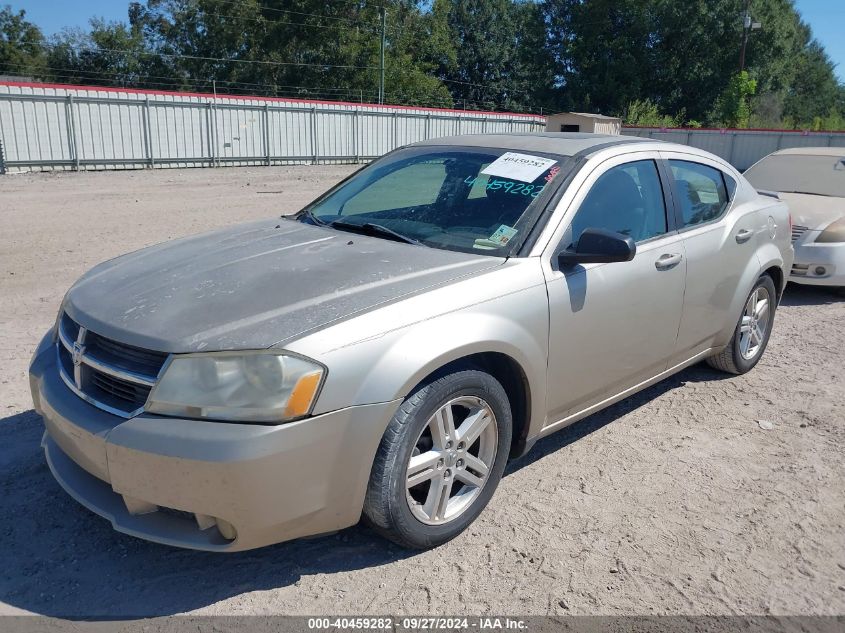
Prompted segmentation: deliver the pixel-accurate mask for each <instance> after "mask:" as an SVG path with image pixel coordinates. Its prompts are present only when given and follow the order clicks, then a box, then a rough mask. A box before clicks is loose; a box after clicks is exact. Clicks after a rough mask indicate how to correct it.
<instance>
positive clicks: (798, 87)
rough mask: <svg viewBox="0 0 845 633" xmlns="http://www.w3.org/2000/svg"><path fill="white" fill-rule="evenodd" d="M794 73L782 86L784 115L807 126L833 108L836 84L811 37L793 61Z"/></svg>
mask: <svg viewBox="0 0 845 633" xmlns="http://www.w3.org/2000/svg"><path fill="white" fill-rule="evenodd" d="M794 63H795V70H796V71H795V76H794V77H793V79H792V81H791V82H790V85H789V86H788V87H787V89H786V96H785V98H784V103H783V111H784V115H785V116H787V117H790V118H791V119H792V120H793V121H795V122H796V123H797V124H798V125H799V126H800V127H808V126H811V124H812V123H813V122H814V121H816V122H817V123H818V120H823V119H824V118H826V117H827V116H829V115H830V114H831V113H832V112H836V111H837V100H838V97H839V90H840V87H839V85H838V83H837V81H836V75H835V74H834V65H833V63H832V62H831V61H830V58H829V57H828V55H827V53H825V51H824V48H822V46H821V44H819V43H818V42H817V41H816V40H811V41H810V42H809V43H808V44H807V46H806V48H804V50H802V51H801V54H800V55H799V56H798V58H797V59H796V60H795V62H794Z"/></svg>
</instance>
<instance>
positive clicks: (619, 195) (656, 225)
mask: <svg viewBox="0 0 845 633" xmlns="http://www.w3.org/2000/svg"><path fill="white" fill-rule="evenodd" d="M571 228H572V235H571V243H572V244H577V243H578V238H579V237H581V233H583V232H584V229H588V228H592V229H606V230H609V231H616V232H617V233H622V234H624V235H628V236H630V237H632V238H633V239H634V241H635V242H642V241H643V240H648V239H651V238H653V237H656V236H658V235H663V234H665V233H666V205H665V203H664V200H663V189H662V187H661V186H660V176H659V175H658V172H657V165H656V164H655V163H654V161H653V160H641V161H636V162H633V163H625V164H624V165H619V166H617V167H612V168H610V169H608V170H607V171H606V172H605V173H604V174H602V175H601V176H600V177H599V179H598V180H597V181H596V182H595V184H594V185H593V186H592V188H591V189H590V192H589V193H588V194H587V197H586V198H584V202H582V203H581V206H580V207H579V208H578V212H577V213H576V214H575V217H574V218H573V220H572V226H571Z"/></svg>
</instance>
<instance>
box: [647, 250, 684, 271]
mask: <svg viewBox="0 0 845 633" xmlns="http://www.w3.org/2000/svg"><path fill="white" fill-rule="evenodd" d="M683 258H684V256H683V255H681V254H680V253H665V254H663V255H661V256H660V257H658V258H657V261H656V262H654V267H655V268H657V270H669V269H670V268H674V267H675V266H677V265H678V264H680V263H681V260H682V259H683Z"/></svg>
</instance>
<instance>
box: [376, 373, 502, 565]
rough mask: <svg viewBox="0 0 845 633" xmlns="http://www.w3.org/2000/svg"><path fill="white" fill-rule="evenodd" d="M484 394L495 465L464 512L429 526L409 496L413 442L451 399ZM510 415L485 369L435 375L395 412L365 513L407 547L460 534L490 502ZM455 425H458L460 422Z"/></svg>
mask: <svg viewBox="0 0 845 633" xmlns="http://www.w3.org/2000/svg"><path fill="white" fill-rule="evenodd" d="M461 396H469V397H475V398H480V399H482V400H483V401H484V402H486V403H487V405H488V406H489V407H490V409H491V410H492V412H493V414H494V416H495V419H496V431H497V440H498V441H497V444H496V453H495V458H494V460H493V462H492V464H493V465H492V467H491V468H490V470H489V474H488V476H487V479H486V481H485V483H484V485H483V486H480V493H478V495H477V496H476V497H475V499H474V500H473V501H472V503H471V504H469V505H468V506H467V507H466V509H465V510H463V511H462V513H461V514H460V515H458V516H456V517H455V518H453V519H452V520H449V521H447V522H446V523H443V524H440V525H428V524H426V523H424V522H422V521H420V520H419V519H418V518H417V517H416V516H415V515H414V513H413V512H412V511H411V508H410V506H409V502H408V500H407V497H406V478H405V477H406V469H407V465H408V462H409V460H410V458H411V455H412V454H413V451H414V447H415V443H416V442H417V439H418V438H419V437H420V434H421V433H422V432H423V431H424V429H426V427H427V425H428V421H429V419H430V418H431V417H432V415H434V414H435V412H437V411H438V410H439V409H441V407H443V406H444V405H445V404H446V403H447V402H449V401H451V400H453V399H455V398H459V397H461ZM512 425H513V424H512V415H511V408H510V403H509V401H508V397H507V394H506V393H505V390H504V388H502V385H501V384H500V383H499V382H498V381H497V380H496V379H495V378H493V377H492V376H490V375H489V374H487V373H484V372H482V371H477V370H474V369H466V370H462V371H457V372H455V373H452V374H448V375H445V376H442V377H440V378H437V379H436V380H433V381H432V382H430V383H428V384H426V385H424V386H422V387H420V388H419V389H418V390H417V391H416V392H414V393H412V394H411V395H410V396H408V398H407V399H406V400H405V402H404V403H403V404H402V406H401V407H399V410H398V411H397V412H396V414H395V415H394V416H393V419H392V420H391V421H390V424H389V425H388V427H387V430H386V431H385V434H384V437H383V438H382V440H381V444H380V445H379V449H378V452H377V454H376V458H375V461H374V463H373V469H372V472H371V475H370V482H369V486H368V488H367V494H366V497H365V500H364V518H365V519H366V521H367V522H368V523H369V524H370V526H371V527H373V528H374V529H375V530H376V531H377V532H378V533H380V534H381V535H382V536H384V537H386V538H388V539H390V540H391V541H393V542H395V543H397V544H399V545H402V546H403V547H408V548H413V549H426V548H430V547H436V546H437V545H441V544H442V543H445V542H446V541H448V540H450V539H452V538H454V537H456V536H457V535H458V534H460V533H461V532H463V531H464V530H465V529H466V528H467V526H469V524H470V523H472V522H473V521H474V520H475V519H476V517H478V515H479V514H480V513H481V511H482V510H484V507H485V506H486V505H487V503H488V502H489V501H490V498H491V497H492V496H493V493H494V492H495V490H496V487H497V486H498V484H499V480H500V479H501V477H502V472H503V471H504V469H505V464H506V462H507V459H508V453H509V451H510V444H511V434H512ZM456 426H457V424H456Z"/></svg>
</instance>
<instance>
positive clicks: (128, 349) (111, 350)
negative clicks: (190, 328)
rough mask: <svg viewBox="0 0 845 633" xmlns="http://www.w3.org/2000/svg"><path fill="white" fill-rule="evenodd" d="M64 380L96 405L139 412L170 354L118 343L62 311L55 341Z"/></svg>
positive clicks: (129, 414) (124, 413)
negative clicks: (81, 324)
mask: <svg viewBox="0 0 845 633" xmlns="http://www.w3.org/2000/svg"><path fill="white" fill-rule="evenodd" d="M56 349H57V353H58V356H59V369H60V373H61V377H62V380H64V382H65V383H66V384H67V386H68V387H70V389H71V390H73V391H74V392H75V393H76V394H77V395H78V396H80V397H81V398H83V399H85V400H87V401H88V402H90V403H91V404H93V405H94V406H97V407H99V408H101V409H104V410H106V411H108V412H110V413H114V414H116V415H119V416H122V417H132V416H133V415H136V414H138V413H139V412H140V411H141V410H142V409H143V408H144V404H145V403H146V401H147V397H148V396H149V395H150V391H151V390H152V388H153V385H155V382H156V379H157V378H158V374H159V372H160V371H161V368H162V367H163V366H164V363H165V361H166V360H167V354H165V353H163V352H156V351H151V350H145V349H142V348H139V347H135V346H133V345H127V344H125V343H119V342H118V341H114V340H112V339H109V338H106V337H104V336H101V335H99V334H96V333H95V332H91V331H90V330H87V329H85V328H83V327H80V326H79V324H77V323H76V322H74V321H73V319H71V318H70V317H69V316H68V315H67V314H63V315H62V318H61V320H60V321H59V336H58V341H57V343H56Z"/></svg>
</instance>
